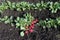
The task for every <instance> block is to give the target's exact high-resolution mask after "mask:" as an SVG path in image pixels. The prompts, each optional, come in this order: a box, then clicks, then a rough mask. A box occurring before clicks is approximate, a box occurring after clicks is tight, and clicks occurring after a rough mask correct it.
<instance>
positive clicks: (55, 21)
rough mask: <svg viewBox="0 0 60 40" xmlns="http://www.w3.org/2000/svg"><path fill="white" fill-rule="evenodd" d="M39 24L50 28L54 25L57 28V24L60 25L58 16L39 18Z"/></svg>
mask: <svg viewBox="0 0 60 40" xmlns="http://www.w3.org/2000/svg"><path fill="white" fill-rule="evenodd" d="M38 25H39V26H42V27H43V28H45V27H47V28H51V27H55V28H57V25H60V17H59V18H56V19H49V20H40V21H39V23H38Z"/></svg>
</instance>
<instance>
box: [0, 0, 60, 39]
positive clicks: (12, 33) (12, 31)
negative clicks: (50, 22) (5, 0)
mask: <svg viewBox="0 0 60 40" xmlns="http://www.w3.org/2000/svg"><path fill="white" fill-rule="evenodd" d="M11 1H12V0H11ZM18 1H19V0H17V1H16V0H14V2H18ZM27 1H28V0H27ZM37 1H39V0H35V1H34V0H30V1H29V2H35V3H36V2H37ZM45 1H47V0H45ZM50 1H51V0H50ZM55 1H58V0H55ZM55 1H54V0H53V2H55ZM28 12H31V14H32V16H34V17H35V18H38V19H42V20H45V19H46V18H52V19H55V18H56V17H59V16H60V10H58V11H57V13H54V14H52V13H51V12H50V11H49V10H48V9H46V10H42V11H39V10H31V11H28ZM25 13H26V11H22V12H18V11H16V10H13V11H12V10H9V9H8V10H5V11H4V12H3V13H2V15H1V16H0V17H3V16H6V15H7V16H14V17H17V16H20V17H22V16H23V14H25ZM34 30H35V32H33V33H30V34H29V35H25V36H24V37H21V36H20V35H19V31H20V30H19V29H17V28H15V26H13V27H12V26H11V25H9V24H4V23H0V40H60V27H59V26H58V28H50V29H48V28H45V29H43V28H42V27H40V26H37V25H35V29H34Z"/></svg>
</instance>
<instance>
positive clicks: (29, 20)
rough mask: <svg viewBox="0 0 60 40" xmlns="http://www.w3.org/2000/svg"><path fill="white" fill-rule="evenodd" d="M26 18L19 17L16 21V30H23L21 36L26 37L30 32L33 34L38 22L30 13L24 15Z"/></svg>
mask: <svg viewBox="0 0 60 40" xmlns="http://www.w3.org/2000/svg"><path fill="white" fill-rule="evenodd" d="M24 17H25V18H20V17H17V19H16V20H15V22H16V28H19V29H20V30H23V31H21V32H20V35H21V36H24V34H28V33H29V32H30V33H32V32H33V28H34V24H35V23H36V22H37V21H38V20H37V19H34V17H32V16H31V14H30V13H27V14H24Z"/></svg>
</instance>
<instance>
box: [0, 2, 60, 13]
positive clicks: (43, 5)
mask: <svg viewBox="0 0 60 40" xmlns="http://www.w3.org/2000/svg"><path fill="white" fill-rule="evenodd" d="M8 8H9V9H11V10H14V9H16V10H17V11H25V10H31V9H32V10H34V9H37V10H40V11H41V10H43V9H47V8H48V9H49V10H50V11H51V12H52V13H56V12H57V10H58V9H59V10H60V3H59V2H43V1H41V2H40V3H36V4H34V3H29V2H24V1H22V2H18V3H15V2H13V3H12V2H10V1H7V2H3V3H2V4H1V5H0V12H2V11H4V10H6V9H8Z"/></svg>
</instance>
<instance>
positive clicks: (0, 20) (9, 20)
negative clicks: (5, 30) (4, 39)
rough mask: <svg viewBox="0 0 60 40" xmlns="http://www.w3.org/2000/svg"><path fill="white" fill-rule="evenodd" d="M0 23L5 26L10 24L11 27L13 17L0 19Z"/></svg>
mask: <svg viewBox="0 0 60 40" xmlns="http://www.w3.org/2000/svg"><path fill="white" fill-rule="evenodd" d="M0 22H4V23H5V24H11V26H14V24H13V16H10V17H9V16H4V17H3V18H0Z"/></svg>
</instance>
